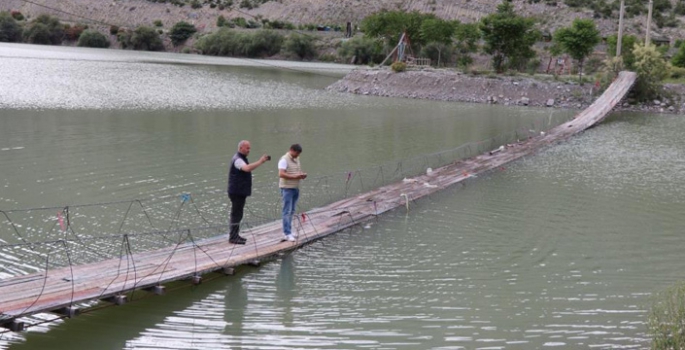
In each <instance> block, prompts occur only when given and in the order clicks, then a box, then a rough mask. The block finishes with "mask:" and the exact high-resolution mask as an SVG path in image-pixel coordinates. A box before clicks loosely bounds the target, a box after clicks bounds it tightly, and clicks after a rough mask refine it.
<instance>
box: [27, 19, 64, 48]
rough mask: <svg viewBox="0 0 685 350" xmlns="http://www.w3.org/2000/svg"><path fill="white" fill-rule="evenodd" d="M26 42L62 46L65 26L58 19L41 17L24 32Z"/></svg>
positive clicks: (32, 22)
mask: <svg viewBox="0 0 685 350" xmlns="http://www.w3.org/2000/svg"><path fill="white" fill-rule="evenodd" d="M23 35H24V41H26V42H28V43H31V44H41V45H60V44H62V40H63V39H64V26H63V25H62V23H61V22H60V21H59V19H57V18H56V17H52V16H50V15H40V16H38V17H36V19H34V20H33V21H31V23H29V26H28V28H26V30H24V34H23Z"/></svg>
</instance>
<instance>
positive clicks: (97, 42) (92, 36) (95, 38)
mask: <svg viewBox="0 0 685 350" xmlns="http://www.w3.org/2000/svg"><path fill="white" fill-rule="evenodd" d="M109 44H110V43H109V40H107V37H105V36H104V35H103V34H102V33H100V32H98V31H97V30H90V29H89V30H85V31H83V33H81V36H79V38H78V46H82V47H99V48H107V47H109Z"/></svg>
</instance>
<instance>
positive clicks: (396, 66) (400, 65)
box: [390, 61, 407, 73]
mask: <svg viewBox="0 0 685 350" xmlns="http://www.w3.org/2000/svg"><path fill="white" fill-rule="evenodd" d="M390 68H392V71H393V72H395V73H400V72H404V71H405V70H407V64H406V63H404V62H400V61H398V62H393V64H391V65H390Z"/></svg>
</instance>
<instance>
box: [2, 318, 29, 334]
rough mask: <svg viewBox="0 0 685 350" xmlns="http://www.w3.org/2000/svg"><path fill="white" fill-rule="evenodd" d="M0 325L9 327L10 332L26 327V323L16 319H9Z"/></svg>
mask: <svg viewBox="0 0 685 350" xmlns="http://www.w3.org/2000/svg"><path fill="white" fill-rule="evenodd" d="M0 327H2V328H6V329H9V330H10V331H12V332H23V331H24V329H26V324H25V323H24V322H18V321H17V320H9V321H6V322H2V323H0Z"/></svg>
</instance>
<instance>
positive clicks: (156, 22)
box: [152, 19, 164, 27]
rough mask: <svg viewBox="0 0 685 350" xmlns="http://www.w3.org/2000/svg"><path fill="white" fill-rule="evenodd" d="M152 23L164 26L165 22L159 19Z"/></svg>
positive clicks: (156, 25)
mask: <svg viewBox="0 0 685 350" xmlns="http://www.w3.org/2000/svg"><path fill="white" fill-rule="evenodd" d="M152 24H154V25H155V27H164V23H162V21H161V20H159V19H158V20H156V21H154V22H152Z"/></svg>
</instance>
